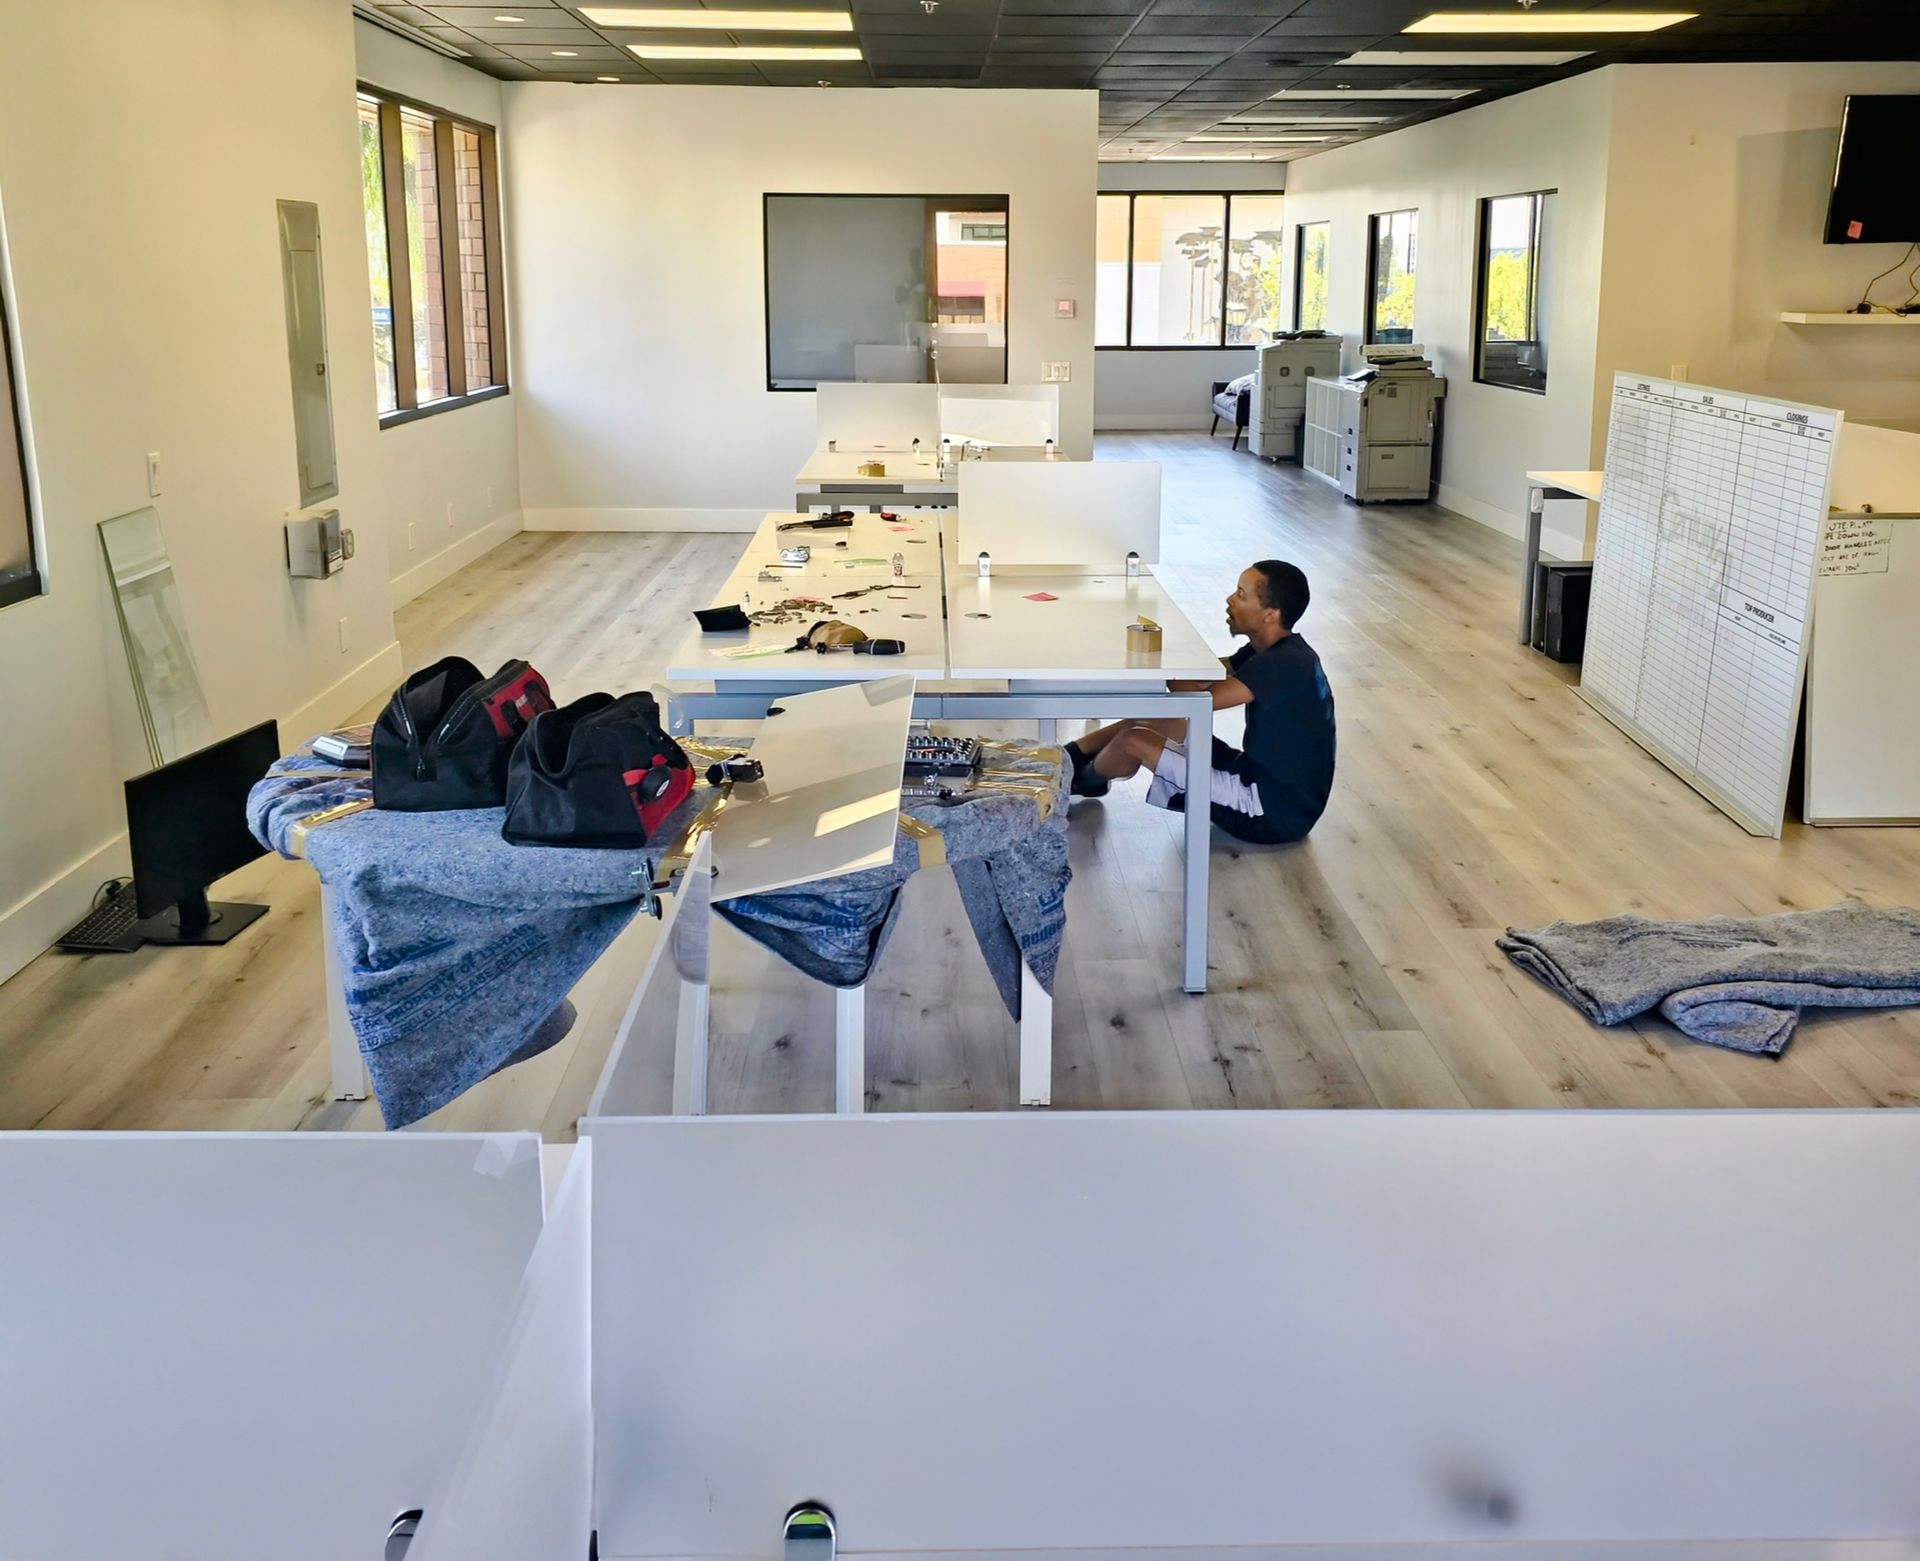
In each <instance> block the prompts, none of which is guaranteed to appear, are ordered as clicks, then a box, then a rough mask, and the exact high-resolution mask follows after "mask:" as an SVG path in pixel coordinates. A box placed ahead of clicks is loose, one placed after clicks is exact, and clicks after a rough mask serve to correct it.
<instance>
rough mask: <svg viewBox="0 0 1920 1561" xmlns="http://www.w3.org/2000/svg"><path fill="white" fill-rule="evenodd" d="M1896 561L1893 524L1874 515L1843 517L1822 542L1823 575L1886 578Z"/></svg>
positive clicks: (1830, 526) (1834, 522)
mask: <svg viewBox="0 0 1920 1561" xmlns="http://www.w3.org/2000/svg"><path fill="white" fill-rule="evenodd" d="M1892 557H1893V522H1892V521H1891V520H1882V519H1879V518H1878V517H1876V516H1873V515H1842V516H1841V517H1840V518H1839V519H1837V520H1830V521H1828V522H1827V530H1826V534H1825V535H1824V536H1822V537H1821V539H1820V573H1821V574H1823V575H1883V574H1885V573H1886V572H1887V566H1888V564H1889V562H1890V561H1891V560H1892Z"/></svg>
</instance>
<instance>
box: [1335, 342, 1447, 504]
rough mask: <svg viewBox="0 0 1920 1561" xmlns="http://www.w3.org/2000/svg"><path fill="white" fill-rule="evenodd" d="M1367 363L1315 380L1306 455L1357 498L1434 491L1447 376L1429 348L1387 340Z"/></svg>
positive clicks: (1369, 351) (1365, 500)
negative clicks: (1437, 425) (1435, 450)
mask: <svg viewBox="0 0 1920 1561" xmlns="http://www.w3.org/2000/svg"><path fill="white" fill-rule="evenodd" d="M1364 354H1365V358H1366V367H1365V368H1363V369H1361V370H1360V372H1359V373H1357V374H1349V375H1347V376H1345V377H1344V378H1341V379H1318V378H1315V379H1312V380H1309V381H1308V384H1307V423H1306V444H1305V448H1304V450H1303V454H1302V460H1303V463H1304V464H1305V466H1306V467H1307V468H1308V470H1310V471H1314V472H1318V473H1319V474H1320V475H1321V476H1322V477H1324V478H1326V479H1327V481H1328V482H1330V483H1332V484H1333V485H1334V486H1335V487H1336V488H1338V489H1339V490H1340V491H1341V492H1342V493H1344V494H1345V495H1346V496H1347V497H1348V498H1350V499H1352V500H1353V501H1354V502H1355V503H1357V504H1370V503H1375V502H1378V501H1380V500H1383V499H1428V498H1431V497H1432V496H1433V476H1434V473H1433V436H1434V423H1435V420H1436V419H1437V417H1438V415H1439V407H1440V398H1441V397H1442V396H1444V395H1445V394H1446V393H1447V382H1446V381H1445V380H1444V379H1442V378H1440V377H1439V376H1438V375H1436V374H1435V373H1434V372H1433V365H1432V364H1431V363H1429V362H1428V361H1427V358H1426V356H1425V354H1424V352H1423V350H1422V349H1421V348H1420V347H1418V346H1416V345H1412V344H1403V343H1380V344H1376V345H1374V346H1370V347H1367V348H1365V349H1364Z"/></svg>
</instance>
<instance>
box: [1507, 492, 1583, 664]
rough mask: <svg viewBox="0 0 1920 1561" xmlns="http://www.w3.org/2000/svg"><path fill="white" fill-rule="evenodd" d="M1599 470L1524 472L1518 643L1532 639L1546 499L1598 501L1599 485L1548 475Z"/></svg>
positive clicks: (1530, 641) (1524, 643)
mask: <svg viewBox="0 0 1920 1561" xmlns="http://www.w3.org/2000/svg"><path fill="white" fill-rule="evenodd" d="M1602 475H1603V474H1602V473H1599V472H1528V473H1527V482H1528V488H1527V533H1526V539H1525V543H1524V549H1525V553H1524V557H1523V558H1522V560H1521V567H1520V643H1521V644H1522V645H1531V644H1532V643H1533V619H1534V611H1535V608H1536V605H1537V600H1536V598H1537V594H1538V593H1537V583H1538V581H1539V577H1540V521H1541V518H1542V514H1543V512H1544V511H1545V509H1546V506H1547V500H1549V499H1579V500H1581V501H1582V502H1584V503H1587V504H1597V503H1599V502H1600V489H1599V485H1598V484H1595V487H1594V491H1593V492H1591V493H1587V492H1584V491H1582V490H1581V489H1579V488H1573V487H1564V486H1561V485H1560V484H1557V483H1554V482H1550V481H1548V480H1547V479H1549V478H1552V477H1560V478H1567V477H1599V476H1602Z"/></svg>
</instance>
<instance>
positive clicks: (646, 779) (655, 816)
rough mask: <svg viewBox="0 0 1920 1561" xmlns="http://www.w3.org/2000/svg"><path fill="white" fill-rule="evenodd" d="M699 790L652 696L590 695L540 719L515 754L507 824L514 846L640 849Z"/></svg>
mask: <svg viewBox="0 0 1920 1561" xmlns="http://www.w3.org/2000/svg"><path fill="white" fill-rule="evenodd" d="M692 790H693V766H692V765H691V764H690V763H689V762H688V761H687V756H686V754H685V752H684V751H682V749H681V747H680V745H679V744H678V743H676V742H675V741H674V740H673V739H672V738H671V737H669V736H668V735H667V734H666V731H665V730H664V729H663V728H662V727H661V725H660V706H659V704H658V703H657V702H656V701H655V700H654V697H653V695H651V694H625V695H622V696H621V697H620V698H619V699H615V698H614V697H613V696H612V695H610V694H589V695H587V696H586V698H584V699H576V700H575V701H574V702H573V703H572V704H570V705H567V706H564V707H563V708H561V709H559V710H549V711H547V712H545V713H544V714H542V715H539V716H537V717H535V718H534V723H533V726H532V728H531V729H530V730H529V731H528V732H527V735H526V737H525V738H524V739H523V740H522V741H521V743H520V746H519V747H518V748H516V749H514V751H513V762H512V764H511V766H510V767H509V770H508V775H507V817H506V822H505V823H504V824H503V825H502V826H501V830H500V833H501V834H502V835H504V836H506V838H507V839H508V840H511V841H512V842H513V843H514V844H515V845H523V846H603V847H608V848H616V847H617V848H626V849H632V848H635V847H638V846H644V845H645V844H647V842H648V841H649V840H651V839H652V838H653V835H654V833H655V831H657V830H658V829H659V828H660V826H661V824H662V823H663V822H665V820H666V817H667V815H668V814H669V813H671V812H672V811H673V810H674V808H675V807H676V806H677V805H678V804H679V802H680V800H681V799H682V798H683V797H685V796H686V795H687V793H688V792H690V791H692Z"/></svg>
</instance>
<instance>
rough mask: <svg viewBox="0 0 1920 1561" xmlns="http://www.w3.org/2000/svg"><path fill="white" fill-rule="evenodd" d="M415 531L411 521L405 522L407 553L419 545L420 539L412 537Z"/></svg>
mask: <svg viewBox="0 0 1920 1561" xmlns="http://www.w3.org/2000/svg"><path fill="white" fill-rule="evenodd" d="M417 529H418V528H417V527H416V526H415V525H414V523H413V522H412V521H408V522H407V551H408V552H409V553H411V552H412V551H413V550H414V549H415V548H416V547H418V546H419V545H420V539H419V538H418V537H417V536H415V535H414V533H415V531H416V530H417Z"/></svg>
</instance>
